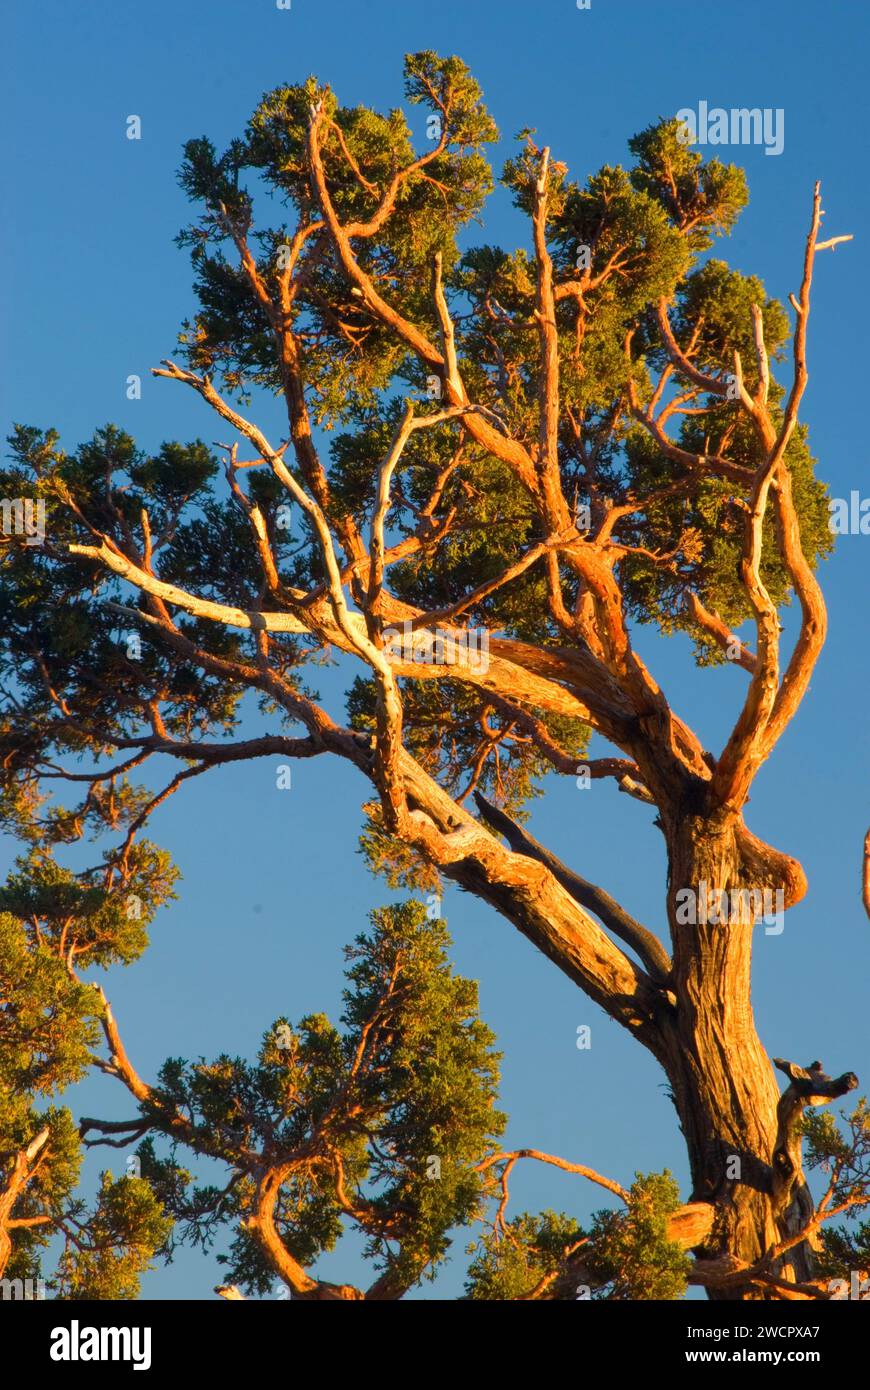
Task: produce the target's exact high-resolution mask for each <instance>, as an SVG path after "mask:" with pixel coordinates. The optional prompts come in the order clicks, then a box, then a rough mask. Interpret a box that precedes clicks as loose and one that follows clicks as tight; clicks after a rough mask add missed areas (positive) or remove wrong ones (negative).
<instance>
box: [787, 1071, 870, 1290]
mask: <svg viewBox="0 0 870 1390" xmlns="http://www.w3.org/2000/svg"><path fill="white" fill-rule="evenodd" d="M803 1130H804V1135H805V1147H806V1164H807V1167H808V1168H810V1169H817V1170H820V1172H821V1173H822V1174H823V1175H824V1178H825V1181H826V1185H827V1189H828V1191H827V1193H826V1194H825V1195H826V1197H827V1198H828V1201H827V1208H828V1209H829V1210H832V1211H833V1212H836V1213H841V1214H842V1216H843V1220H842V1221H840V1222H838V1223H837V1224H836V1225H834V1224H831V1225H824V1226H823V1227H822V1228H821V1230H820V1232H819V1242H820V1249H819V1251H818V1252H817V1256H816V1259H817V1264H818V1275H819V1277H820V1278H822V1279H835V1278H836V1279H845V1280H846V1281H847V1282H850V1281H851V1279H852V1275H853V1273H856V1272H860V1274H861V1278H862V1279H864V1278H866V1276H867V1271H868V1270H870V1219H866V1218H865V1213H866V1211H867V1207H868V1204H870V1104H868V1102H867V1100H866V1099H865V1098H864V1097H862V1098H861V1099H860V1100H859V1101H858V1103H857V1104H856V1106H855V1108H854V1110H852V1111H850V1112H849V1113H848V1114H847V1113H846V1112H842V1114H841V1115H840V1117H839V1120H838V1117H837V1116H836V1115H834V1114H832V1113H831V1112H830V1111H829V1110H807V1111H805V1112H804V1120H803ZM862 1218H865V1219H862Z"/></svg>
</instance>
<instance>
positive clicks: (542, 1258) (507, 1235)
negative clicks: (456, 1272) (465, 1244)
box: [465, 1211, 585, 1302]
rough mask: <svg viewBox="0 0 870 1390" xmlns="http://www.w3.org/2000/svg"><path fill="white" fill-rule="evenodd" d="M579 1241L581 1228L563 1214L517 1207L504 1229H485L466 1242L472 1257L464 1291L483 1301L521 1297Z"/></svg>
mask: <svg viewBox="0 0 870 1390" xmlns="http://www.w3.org/2000/svg"><path fill="white" fill-rule="evenodd" d="M584 1242H585V1236H584V1233H583V1231H582V1230H581V1229H580V1227H579V1226H578V1225H577V1223H576V1222H575V1221H572V1220H571V1218H570V1217H568V1216H563V1215H561V1214H560V1213H558V1212H555V1211H544V1212H541V1214H540V1216H530V1215H529V1213H528V1212H523V1213H522V1215H521V1216H517V1217H515V1218H514V1219H513V1220H512V1221H510V1222H508V1223H507V1229H506V1231H505V1232H504V1233H501V1232H498V1233H490V1234H488V1235H486V1236H484V1237H482V1238H481V1239H480V1240H478V1241H476V1242H475V1243H474V1244H472V1245H470V1246H469V1254H471V1255H472V1256H473V1259H472V1260H471V1262H470V1264H469V1266H468V1280H467V1282H466V1285H465V1288H466V1294H467V1297H468V1298H469V1299H472V1300H485V1301H487V1302H503V1301H507V1300H513V1299H522V1298H527V1297H528V1296H529V1295H530V1294H531V1293H533V1292H534V1291H536V1290H538V1289H539V1288H541V1287H542V1285H543V1284H544V1281H546V1280H548V1279H549V1280H553V1279H555V1277H556V1275H557V1274H558V1273H559V1272H560V1271H561V1270H562V1269H563V1268H564V1264H565V1260H566V1257H567V1256H568V1254H569V1253H570V1252H572V1251H573V1250H574V1248H575V1247H576V1246H578V1245H583V1244H584ZM568 1296H569V1297H573V1296H574V1295H573V1293H571V1294H570V1295H568Z"/></svg>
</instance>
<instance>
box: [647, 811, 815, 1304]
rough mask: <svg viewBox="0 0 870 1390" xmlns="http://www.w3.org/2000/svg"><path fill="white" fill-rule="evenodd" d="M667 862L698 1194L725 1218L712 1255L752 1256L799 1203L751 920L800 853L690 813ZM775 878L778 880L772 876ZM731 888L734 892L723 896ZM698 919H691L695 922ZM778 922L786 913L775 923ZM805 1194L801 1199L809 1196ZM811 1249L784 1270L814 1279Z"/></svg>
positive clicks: (742, 1293) (787, 1223)
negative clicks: (782, 1143) (784, 1186)
mask: <svg viewBox="0 0 870 1390" xmlns="http://www.w3.org/2000/svg"><path fill="white" fill-rule="evenodd" d="M666 835H667V840H668V849H669V860H670V881H669V894H668V912H669V917H670V924H671V935H672V941H673V975H672V986H673V994H674V996H675V998H676V1007H675V1013H674V1020H673V1023H674V1026H673V1031H672V1044H671V1047H670V1048H669V1056H668V1059H667V1062H666V1067H667V1071H668V1075H669V1078H670V1082H671V1087H672V1090H673V1096H674V1102H675V1105H676V1108H677V1112H678V1114H679V1117H680V1124H681V1128H682V1131H683V1134H684V1136H685V1139H686V1144H687V1147H688V1152H689V1159H690V1163H691V1172H692V1183H693V1193H692V1197H693V1200H696V1201H707V1202H714V1203H716V1205H717V1208H718V1211H719V1216H718V1219H717V1221H716V1225H715V1227H714V1230H713V1232H712V1233H711V1235H710V1237H709V1238H708V1240H707V1242H706V1243H705V1247H704V1250H703V1254H704V1255H705V1256H706V1257H708V1258H711V1257H712V1258H717V1257H720V1256H723V1255H729V1256H732V1257H735V1258H736V1259H737V1260H739V1261H740V1262H741V1263H745V1264H749V1265H751V1264H754V1263H755V1262H756V1261H757V1260H759V1259H760V1258H761V1257H762V1256H763V1255H765V1254H766V1253H767V1252H768V1251H770V1249H771V1248H772V1247H773V1246H775V1245H776V1244H777V1242H778V1241H779V1240H780V1239H782V1238H783V1236H784V1235H785V1234H786V1233H789V1234H794V1232H795V1230H796V1229H797V1230H800V1229H802V1226H803V1224H804V1222H805V1220H806V1214H804V1216H803V1218H802V1219H800V1220H799V1221H798V1224H797V1226H795V1206H796V1202H797V1201H798V1194H799V1193H800V1190H801V1187H802V1183H801V1180H800V1178H799V1177H798V1180H797V1181H796V1184H795V1188H794V1191H795V1200H792V1201H790V1203H789V1206H788V1209H787V1210H785V1211H784V1210H782V1209H781V1206H782V1203H781V1199H780V1198H779V1197H778V1196H777V1194H776V1193H775V1192H774V1190H773V1181H772V1170H771V1160H772V1158H773V1153H774V1149H775V1146H776V1138H777V1103H778V1100H779V1088H778V1086H777V1083H776V1079H775V1075H774V1071H773V1067H772V1065H771V1062H770V1059H769V1058H768V1056H767V1054H766V1052H765V1050H764V1048H763V1047H762V1045H761V1042H760V1040H759V1038H758V1035H757V1033H756V1031H755V1023H754V1020H753V1015H752V1006H751V997H750V966H751V958H752V936H753V932H754V931H761V930H764V929H765V928H764V926H763V925H762V923H761V922H760V921H757V922H755V923H753V920H752V916H753V908H754V906H755V905H756V904H758V903H759V902H760V901H762V899H755V900H754V902H753V900H752V899H750V898H747V897H745V896H741V895H742V894H744V893H745V892H746V891H747V890H748V891H750V892H751V890H756V891H757V892H759V893H762V894H763V892H764V890H765V889H766V890H767V891H768V893H769V894H770V895H772V896H770V897H768V899H767V903H768V905H769V906H773V907H774V908H776V906H777V898H776V896H775V894H776V890H777V888H779V889H781V890H782V895H783V896H782V898H781V899H780V900H779V901H780V905H782V903H787V902H788V901H790V900H791V899H792V898H793V896H794V887H795V884H794V862H793V861H790V860H786V859H785V858H784V857H783V856H779V855H777V854H776V852H775V851H773V850H770V851H769V852H765V848H764V847H763V846H761V845H760V844H759V842H758V841H757V840H755V839H754V838H753V837H751V836H749V835H748V834H747V832H746V831H745V829H744V828H743V827H742V826H740V825H739V824H737V825H735V823H734V822H733V821H731V822H730V823H729V822H727V821H720V822H715V821H711V820H710V819H708V818H705V817H701V816H695V817H692V816H689V817H685V818H683V819H681V820H680V821H679V822H678V823H676V824H675V825H673V826H671V827H666ZM777 880H778V881H777ZM725 895H727V896H725ZM692 918H694V920H692ZM770 925H771V927H772V930H776V929H777V927H778V926H779V925H780V923H779V922H773V923H771V924H770ZM804 1203H805V1198H804ZM809 1273H810V1271H809V1266H808V1254H807V1251H806V1248H805V1247H804V1246H800V1247H797V1248H796V1249H795V1250H793V1251H792V1252H790V1255H789V1261H788V1270H787V1277H788V1278H790V1279H797V1280H798V1281H803V1280H804V1279H805V1278H807V1277H808V1276H809ZM710 1296H711V1297H727V1298H753V1297H759V1296H760V1295H759V1292H758V1290H757V1289H755V1290H753V1289H751V1288H750V1287H748V1286H743V1287H737V1286H732V1287H729V1288H728V1290H727V1292H717V1291H715V1290H713V1289H711V1290H710Z"/></svg>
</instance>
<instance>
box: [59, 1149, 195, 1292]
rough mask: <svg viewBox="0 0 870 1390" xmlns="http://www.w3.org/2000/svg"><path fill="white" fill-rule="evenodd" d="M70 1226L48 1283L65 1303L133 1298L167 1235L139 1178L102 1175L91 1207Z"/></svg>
mask: <svg viewBox="0 0 870 1390" xmlns="http://www.w3.org/2000/svg"><path fill="white" fill-rule="evenodd" d="M67 1224H68V1225H71V1226H74V1228H75V1239H73V1238H72V1237H70V1239H69V1240H68V1242H67V1245H66V1248H65V1250H64V1252H63V1254H62V1255H61V1258H60V1262H59V1265H58V1271H57V1275H56V1277H55V1279H54V1280H53V1281H52V1287H53V1288H55V1289H56V1290H57V1297H58V1298H59V1299H66V1300H81V1299H89V1300H91V1299H101V1300H102V1299H134V1298H136V1297H137V1296H138V1293H139V1280H140V1277H141V1275H142V1274H143V1273H144V1272H145V1271H146V1270H147V1269H148V1268H149V1267H150V1266H151V1264H152V1261H153V1258H154V1252H155V1251H156V1250H157V1249H159V1248H160V1246H162V1245H163V1244H164V1242H165V1241H166V1238H167V1236H168V1235H169V1232H170V1229H171V1226H172V1222H171V1221H170V1220H169V1219H168V1218H167V1217H166V1216H165V1215H164V1213H163V1209H162V1207H161V1205H160V1203H159V1202H158V1200H157V1198H156V1197H155V1195H154V1193H153V1192H152V1190H151V1188H150V1186H149V1184H148V1183H147V1182H145V1181H144V1180H143V1179H142V1178H131V1177H123V1178H118V1179H114V1178H113V1177H112V1174H111V1173H109V1172H106V1173H104V1174H103V1176H102V1180H101V1182H100V1191H99V1195H98V1197H97V1202H96V1205H95V1207H94V1209H93V1211H91V1212H87V1213H85V1212H84V1211H82V1210H81V1209H80V1208H76V1213H75V1216H68V1217H67Z"/></svg>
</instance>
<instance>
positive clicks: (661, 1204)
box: [466, 1170, 691, 1302]
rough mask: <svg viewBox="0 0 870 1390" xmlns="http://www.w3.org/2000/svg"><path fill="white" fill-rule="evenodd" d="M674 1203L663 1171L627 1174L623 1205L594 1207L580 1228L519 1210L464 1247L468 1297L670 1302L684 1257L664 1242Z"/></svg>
mask: <svg viewBox="0 0 870 1390" xmlns="http://www.w3.org/2000/svg"><path fill="white" fill-rule="evenodd" d="M679 1205H680V1194H679V1189H678V1187H677V1184H676V1183H675V1182H674V1179H673V1178H672V1177H671V1175H670V1173H669V1172H668V1171H667V1170H665V1172H664V1173H650V1174H641V1173H638V1174H636V1175H635V1181H634V1183H633V1184H632V1187H631V1190H630V1192H629V1201H628V1206H627V1208H626V1209H624V1210H623V1209H620V1210H617V1211H599V1212H596V1213H595V1215H594V1216H593V1218H592V1224H591V1226H590V1228H589V1229H588V1230H583V1229H582V1228H581V1227H580V1226H579V1225H577V1223H576V1222H575V1221H573V1220H572V1219H571V1218H570V1217H567V1216H564V1215H560V1214H557V1213H556V1212H553V1211H545V1212H542V1213H541V1214H540V1215H539V1216H531V1215H529V1213H528V1212H524V1213H523V1214H522V1215H521V1216H517V1217H515V1218H514V1219H513V1220H512V1221H510V1222H507V1223H506V1224H505V1226H504V1228H502V1227H501V1226H500V1225H499V1224H498V1223H496V1225H495V1226H494V1229H493V1230H492V1231H491V1232H489V1233H488V1234H487V1235H485V1236H484V1237H482V1238H481V1239H480V1240H479V1241H477V1242H476V1243H475V1244H474V1245H472V1246H471V1247H470V1248H469V1252H470V1253H471V1254H472V1255H473V1257H474V1258H473V1259H472V1261H471V1264H470V1265H469V1270H468V1274H469V1277H468V1282H467V1284H466V1290H467V1295H468V1297H469V1298H471V1299H487V1300H504V1299H529V1298H532V1297H534V1298H542V1297H543V1298H550V1299H560V1300H565V1299H576V1298H590V1297H591V1298H593V1299H596V1300H601V1301H607V1302H613V1301H619V1300H625V1299H632V1300H635V1299H677V1298H682V1297H683V1295H684V1293H685V1289H686V1275H687V1272H688V1269H689V1265H690V1264H691V1261H690V1259H689V1257H688V1255H687V1254H686V1253H685V1252H684V1251H683V1250H682V1249H681V1248H680V1247H679V1245H676V1244H675V1243H674V1242H673V1241H671V1240H669V1239H668V1234H667V1227H668V1217H669V1216H670V1214H671V1213H672V1212H673V1211H674V1210H675V1209H676V1208H677V1207H678V1206H679Z"/></svg>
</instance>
